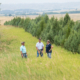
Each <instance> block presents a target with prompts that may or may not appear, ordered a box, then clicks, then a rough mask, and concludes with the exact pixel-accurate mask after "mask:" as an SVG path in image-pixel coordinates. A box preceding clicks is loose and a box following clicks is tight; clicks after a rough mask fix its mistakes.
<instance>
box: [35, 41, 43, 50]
mask: <svg viewBox="0 0 80 80" xmlns="http://www.w3.org/2000/svg"><path fill="white" fill-rule="evenodd" d="M36 47H37V48H38V49H43V47H44V44H43V43H42V42H40V43H39V42H38V43H37V44H36Z"/></svg>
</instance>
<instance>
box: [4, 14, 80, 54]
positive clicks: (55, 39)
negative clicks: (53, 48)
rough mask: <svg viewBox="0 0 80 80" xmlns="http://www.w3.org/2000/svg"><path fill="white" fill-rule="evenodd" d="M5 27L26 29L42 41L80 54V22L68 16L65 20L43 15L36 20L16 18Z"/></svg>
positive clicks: (7, 22) (6, 23)
mask: <svg viewBox="0 0 80 80" xmlns="http://www.w3.org/2000/svg"><path fill="white" fill-rule="evenodd" d="M4 25H12V26H16V27H21V28H24V29H25V31H27V32H29V33H31V34H32V35H33V36H35V37H37V38H39V37H41V38H42V40H44V41H46V40H48V39H49V40H50V41H51V43H54V44H56V45H57V46H62V47H64V48H65V49H67V50H69V51H72V52H73V53H80V22H78V21H76V22H74V21H73V20H71V18H70V16H69V15H68V14H66V15H65V17H64V18H60V19H59V20H58V19H57V18H54V16H53V17H52V18H51V19H49V17H48V15H42V16H39V17H37V18H35V19H30V18H26V19H23V18H20V17H16V18H14V19H12V20H11V21H6V22H5V23H4Z"/></svg>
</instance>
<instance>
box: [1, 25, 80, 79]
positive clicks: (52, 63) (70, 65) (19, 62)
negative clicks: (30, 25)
mask: <svg viewBox="0 0 80 80" xmlns="http://www.w3.org/2000/svg"><path fill="white" fill-rule="evenodd" d="M22 41H25V42H26V44H25V46H26V48H27V52H28V58H27V59H22V58H21V55H20V51H19V48H20V46H21V44H20V43H21V42H22ZM37 41H38V39H36V38H35V37H32V35H31V34H29V33H27V32H25V31H24V30H23V29H22V28H15V27H12V26H0V64H1V65H0V80H80V55H79V54H72V53H71V52H69V51H67V50H65V49H63V48H61V47H59V46H55V45H54V44H53V46H54V48H53V53H52V59H48V58H47V54H45V53H44V57H43V58H41V57H39V58H37V57H36V49H35V45H36V42H37ZM42 42H43V41H42ZM43 43H44V44H45V45H46V43H45V42H43Z"/></svg>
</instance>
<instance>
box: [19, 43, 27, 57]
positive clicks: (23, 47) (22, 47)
mask: <svg viewBox="0 0 80 80" xmlns="http://www.w3.org/2000/svg"><path fill="white" fill-rule="evenodd" d="M24 44H25V42H22V43H21V45H22V46H21V47H20V51H21V56H22V58H23V57H25V58H27V52H26V47H25V45H24Z"/></svg>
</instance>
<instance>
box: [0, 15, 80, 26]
mask: <svg viewBox="0 0 80 80" xmlns="http://www.w3.org/2000/svg"><path fill="white" fill-rule="evenodd" d="M69 15H70V17H71V19H72V20H74V21H77V20H80V14H69ZM48 16H49V18H51V17H53V16H54V17H55V18H58V19H60V18H61V17H64V16H65V14H51V15H48ZM20 17H21V18H26V17H29V18H31V19H35V18H36V17H38V15H28V16H26V17H25V16H20ZM13 18H14V17H9V16H8V17H5V16H1V17H0V20H1V25H3V24H4V22H5V21H10V20H11V19H13Z"/></svg>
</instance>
